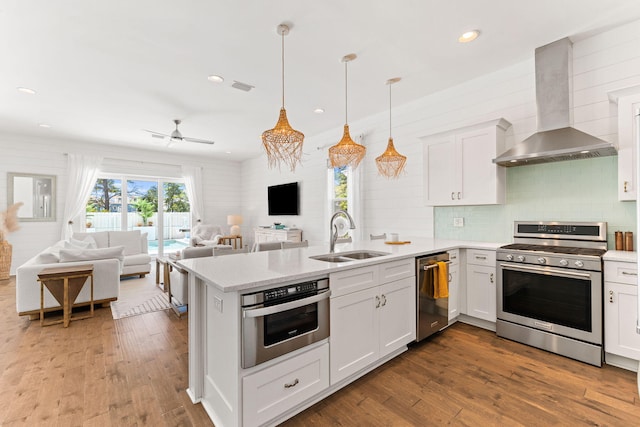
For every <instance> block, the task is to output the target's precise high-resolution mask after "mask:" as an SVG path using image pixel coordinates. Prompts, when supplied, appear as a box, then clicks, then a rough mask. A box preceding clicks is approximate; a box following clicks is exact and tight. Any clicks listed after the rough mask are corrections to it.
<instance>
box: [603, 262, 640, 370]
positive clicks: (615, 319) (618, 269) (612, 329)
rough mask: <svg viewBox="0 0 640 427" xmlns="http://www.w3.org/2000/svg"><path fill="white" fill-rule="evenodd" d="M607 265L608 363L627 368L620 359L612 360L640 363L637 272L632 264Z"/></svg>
mask: <svg viewBox="0 0 640 427" xmlns="http://www.w3.org/2000/svg"><path fill="white" fill-rule="evenodd" d="M604 265H605V266H604V280H605V282H604V287H605V290H604V351H605V358H606V361H607V363H609V364H614V365H616V366H621V367H625V368H628V366H625V365H624V364H621V361H620V360H612V359H615V358H614V357H612V356H611V355H615V356H622V357H624V358H628V359H633V360H634V361H635V360H640V335H638V334H637V333H636V323H637V316H638V269H637V266H636V264H635V263H631V262H619V261H605V264H604ZM612 362H613V363H612ZM632 367H637V363H633V364H632ZM634 370H635V369H634Z"/></svg>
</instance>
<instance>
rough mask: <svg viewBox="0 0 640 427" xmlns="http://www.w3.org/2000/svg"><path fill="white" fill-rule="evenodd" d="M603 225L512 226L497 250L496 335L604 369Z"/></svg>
mask: <svg viewBox="0 0 640 427" xmlns="http://www.w3.org/2000/svg"><path fill="white" fill-rule="evenodd" d="M606 233H607V231H606V223H583V222H579V223H568V222H516V223H515V235H514V242H516V243H514V244H512V245H507V246H503V247H502V248H499V249H498V251H497V271H498V280H497V290H498V292H497V294H498V300H497V309H498V310H497V317H498V320H497V324H496V332H497V334H498V335H499V336H502V337H505V338H509V339H512V340H514V341H519V342H522V343H525V344H529V345H532V346H535V347H538V348H542V349H545V350H548V351H552V352H555V353H558V354H562V355H564V356H567V357H571V358H574V359H577V360H580V361H583V362H586V363H590V364H592V365H596V366H601V365H602V342H603V321H602V317H603V316H602V289H603V279H602V255H603V254H604V252H605V251H606V245H607V242H606V235H607V234H606Z"/></svg>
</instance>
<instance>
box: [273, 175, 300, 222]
mask: <svg viewBox="0 0 640 427" xmlns="http://www.w3.org/2000/svg"><path fill="white" fill-rule="evenodd" d="M267 196H268V199H269V215H298V183H297V182H291V183H289V184H281V185H272V186H270V187H268V188H267Z"/></svg>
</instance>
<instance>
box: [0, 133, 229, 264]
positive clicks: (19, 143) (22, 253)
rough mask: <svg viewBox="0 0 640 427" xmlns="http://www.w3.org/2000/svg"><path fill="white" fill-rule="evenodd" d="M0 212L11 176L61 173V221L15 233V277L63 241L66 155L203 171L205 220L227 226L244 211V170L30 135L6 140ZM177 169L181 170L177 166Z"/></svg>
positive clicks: (133, 170) (146, 169)
mask: <svg viewBox="0 0 640 427" xmlns="http://www.w3.org/2000/svg"><path fill="white" fill-rule="evenodd" d="M0 148H1V149H2V151H1V152H2V156H1V157H0V210H4V209H6V206H7V172H22V173H34V174H45V175H55V176H56V181H57V182H56V185H57V192H56V193H57V201H56V219H57V221H56V222H22V223H21V227H20V229H19V230H18V231H16V232H14V233H11V234H9V236H8V237H7V240H8V241H9V243H11V244H12V246H13V261H12V264H11V274H15V269H16V267H17V266H19V265H21V264H22V263H24V262H25V261H26V260H28V259H29V258H31V257H33V256H34V255H36V254H37V253H38V252H40V251H41V250H43V249H45V248H47V247H48V246H50V245H52V244H53V243H55V242H57V241H58V240H59V239H60V233H61V227H62V220H61V217H62V214H63V210H64V205H65V198H66V190H67V156H66V155H65V154H66V153H77V154H96V155H100V156H102V157H104V158H108V159H123V161H122V162H117V161H114V160H110V161H109V163H111V164H114V163H116V164H117V163H120V165H119V168H120V170H122V171H123V172H124V171H126V170H128V171H129V173H130V174H131V175H145V174H147V175H152V174H155V173H159V172H160V171H162V169H163V166H162V165H167V169H168V170H171V175H173V176H175V172H176V171H177V170H178V168H179V166H180V165H191V166H199V167H202V168H203V172H202V180H203V187H204V191H203V192H204V194H203V197H204V205H205V212H204V218H203V222H205V223H213V224H220V225H222V226H223V227H224V228H226V227H227V225H226V222H227V221H226V218H227V215H229V214H232V213H239V212H241V210H242V209H241V203H240V190H241V182H240V172H241V167H240V163H238V162H230V161H220V160H212V159H206V160H203V159H202V158H195V157H188V156H176V155H173V154H170V153H159V152H154V151H145V150H139V149H131V148H125V147H116V146H107V145H95V144H86V143H82V142H67V141H57V140H52V139H46V140H45V139H42V140H38V139H35V138H25V137H24V136H11V135H2V136H0ZM176 166H177V167H176Z"/></svg>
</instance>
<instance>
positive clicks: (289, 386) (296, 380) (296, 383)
mask: <svg viewBox="0 0 640 427" xmlns="http://www.w3.org/2000/svg"><path fill="white" fill-rule="evenodd" d="M299 382H300V381H299V380H298V379H297V378H296V379H295V380H294V381H293V382H292V383H288V384H285V385H284V388H291V387H295V386H297V385H298V383H299Z"/></svg>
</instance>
